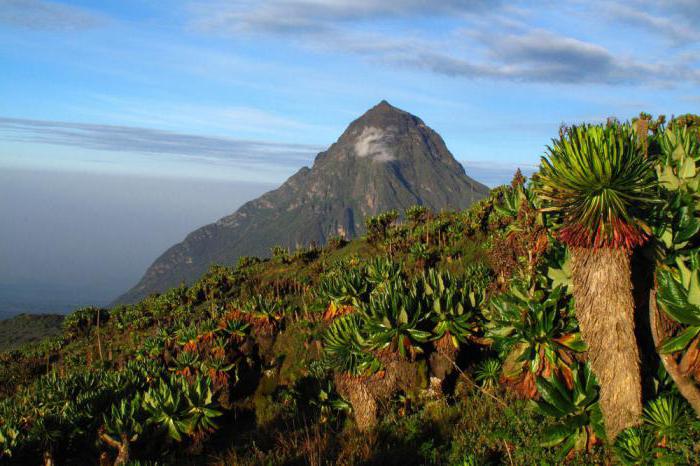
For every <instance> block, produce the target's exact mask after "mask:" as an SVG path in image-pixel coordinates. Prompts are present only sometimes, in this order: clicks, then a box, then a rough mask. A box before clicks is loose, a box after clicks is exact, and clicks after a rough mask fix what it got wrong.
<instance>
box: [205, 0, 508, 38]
mask: <svg viewBox="0 0 700 466" xmlns="http://www.w3.org/2000/svg"><path fill="white" fill-rule="evenodd" d="M499 4H500V1H493V0H492V1H489V0H441V1H439V2H433V1H429V0H392V1H384V0H264V1H260V0H255V1H237V2H227V1H213V2H207V3H205V4H202V3H201V2H200V3H198V4H195V5H193V7H192V9H193V10H194V11H195V12H196V13H197V14H198V15H199V18H198V20H197V21H196V23H195V25H196V26H197V27H198V28H200V29H202V30H208V31H215V32H219V33H228V34H238V33H250V32H254V33H260V32H263V33H283V34H284V33H295V34H298V33H304V32H309V33H317V32H321V31H325V30H327V29H329V28H331V27H332V26H333V25H334V24H335V23H338V22H341V23H342V22H352V21H368V20H377V19H378V20H386V19H392V18H394V19H396V18H399V19H400V18H406V17H412V16H415V15H420V16H424V17H433V16H440V15H446V14H459V13H465V12H474V11H483V10H485V9H487V8H491V9H492V8H495V7H497V6H498V5H499Z"/></svg>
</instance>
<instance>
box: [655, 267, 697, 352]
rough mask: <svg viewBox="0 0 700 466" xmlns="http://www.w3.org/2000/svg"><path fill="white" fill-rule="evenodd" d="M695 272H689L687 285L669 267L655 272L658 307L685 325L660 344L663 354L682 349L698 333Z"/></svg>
mask: <svg viewBox="0 0 700 466" xmlns="http://www.w3.org/2000/svg"><path fill="white" fill-rule="evenodd" d="M697 274H698V271H697V270H694V271H692V272H691V277H690V278H689V279H688V280H686V282H687V286H685V285H684V283H683V282H682V281H683V280H682V278H681V279H678V278H676V277H675V276H674V275H673V273H672V272H671V270H669V269H662V270H659V272H658V274H657V281H658V284H659V289H658V293H657V295H656V300H657V303H658V305H659V307H660V308H661V309H663V310H664V312H666V314H667V315H668V316H669V317H671V318H672V319H673V320H675V321H676V322H678V323H680V324H683V325H684V326H686V327H685V328H684V329H683V330H682V331H681V332H680V333H679V334H678V335H676V336H674V337H672V338H669V339H668V340H667V341H665V342H664V343H663V344H662V345H661V347H660V348H659V351H661V352H662V353H664V354H668V353H674V352H677V351H682V350H684V349H685V348H686V347H687V346H688V345H689V344H690V343H691V342H692V341H693V340H694V339H695V337H696V336H697V335H698V334H700V306H698V304H696V303H697V302H698V301H697V300H698V298H697V296H698V294H700V283H698V280H697V276H698V275H697ZM681 277H682V273H681ZM693 301H694V302H693Z"/></svg>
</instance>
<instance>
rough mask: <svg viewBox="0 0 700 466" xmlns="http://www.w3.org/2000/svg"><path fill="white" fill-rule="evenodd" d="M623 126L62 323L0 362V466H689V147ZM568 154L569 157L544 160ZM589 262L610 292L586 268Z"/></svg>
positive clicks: (693, 341) (696, 282) (651, 130)
mask: <svg viewBox="0 0 700 466" xmlns="http://www.w3.org/2000/svg"><path fill="white" fill-rule="evenodd" d="M680 121H682V122H690V123H692V122H695V121H697V120H693V119H690V118H684V119H683V120H680ZM633 128H634V130H633V131H634V132H631V131H632V129H631V128H630V127H626V126H624V125H620V124H619V123H614V122H613V123H610V126H609V127H606V128H598V127H584V128H583V129H581V128H574V129H566V128H565V129H563V130H562V134H561V136H560V138H559V139H558V140H557V141H554V143H553V146H552V150H551V151H550V153H549V154H548V160H549V161H550V162H551V163H552V166H553V167H554V168H555V169H556V170H557V172H558V173H556V174H554V173H552V172H548V171H547V169H544V170H543V171H542V176H541V177H540V178H538V177H537V176H535V177H534V179H533V180H531V181H530V182H529V183H526V180H525V179H524V178H523V177H522V176H521V175H520V174H516V176H515V178H514V179H513V182H512V184H511V185H510V186H503V187H501V188H498V189H495V190H493V191H492V192H491V194H490V196H489V197H488V198H487V199H484V200H482V201H480V202H479V203H477V204H475V205H474V206H473V207H471V208H470V209H468V210H461V211H456V212H442V213H439V214H435V213H431V212H430V211H429V210H428V209H425V208H423V207H421V206H414V207H410V208H408V209H406V210H405V211H404V212H397V211H388V212H385V213H383V214H380V215H377V216H374V217H370V218H368V219H367V225H366V226H367V230H366V231H367V233H366V235H365V237H363V238H361V239H357V240H354V241H351V242H347V241H344V240H343V239H342V238H339V237H335V238H332V239H330V240H329V241H328V244H327V245H326V246H324V247H323V248H317V247H309V248H301V249H297V250H295V251H290V250H288V249H286V248H284V247H276V248H273V251H271V258H270V259H265V260H261V259H257V258H252V257H242V258H241V259H240V260H239V263H238V265H237V266H236V267H235V268H227V267H221V266H215V267H212V268H211V269H210V270H209V271H208V272H207V273H206V274H204V275H203V276H202V277H201V278H200V279H199V280H198V281H196V282H195V283H194V284H192V285H191V286H189V287H186V286H181V287H177V288H173V289H171V290H169V291H168V292H166V293H164V294H161V295H153V296H151V297H149V298H147V299H145V300H143V301H141V302H139V303H138V304H135V305H123V306H117V307H114V308H112V309H110V310H106V309H96V308H87V309H81V310H78V311H75V312H74V313H73V314H71V315H69V316H68V317H67V318H66V320H65V322H64V324H63V325H64V326H63V332H62V334H61V335H60V336H57V337H54V338H50V339H45V340H42V341H41V342H39V343H36V344H34V345H30V346H27V347H24V348H23V349H22V350H20V351H13V352H6V353H2V355H1V356H0V364H1V365H0V396H2V397H3V401H1V402H0V419H2V421H0V458H2V459H1V461H5V462H7V463H13V462H15V463H18V464H37V463H40V462H41V461H42V460H43V461H44V462H45V463H46V464H48V463H49V462H53V461H55V462H56V463H57V464H94V463H96V462H97V461H98V459H99V460H100V461H103V462H104V464H127V463H128V462H129V461H139V462H141V463H144V462H154V461H157V462H159V463H165V464H172V463H175V464H178V463H179V464H193V463H194V464H202V463H205V464H206V463H213V464H312V465H317V464H402V465H407V464H458V465H462V464H466V465H476V464H479V465H481V464H561V463H567V464H610V463H619V464H641V465H643V464H696V463H697V458H698V457H700V423H699V422H698V419H697V415H698V413H700V396H699V394H700V388H699V386H698V382H699V381H700V255H699V254H700V249H698V247H699V243H700V218H698V217H699V215H698V213H697V212H696V205H697V202H698V200H700V196H699V194H698V193H699V191H700V173H699V172H697V171H696V170H697V169H698V168H700V149H699V146H698V134H697V129H696V128H694V127H693V126H692V125H687V124H685V123H683V124H681V123H680V122H679V120H674V121H672V122H670V123H669V124H668V125H666V124H664V123H660V122H659V121H658V120H651V119H650V118H649V117H646V116H642V118H640V119H638V120H636V121H635V122H634V125H633ZM578 137H584V138H592V140H591V141H589V142H592V144H591V145H590V150H588V149H586V154H585V157H583V155H582V154H581V151H580V150H575V151H573V152H571V154H569V155H565V154H564V152H562V153H561V158H560V159H558V160H555V159H556V157H557V156H556V155H553V154H554V153H555V152H556V151H558V150H560V149H561V148H562V147H564V146H566V145H567V144H568V143H569V142H570V141H571V138H578ZM620 137H623V138H624V141H623V142H620V141H619V140H618V139H617V138H620ZM611 143H613V144H620V145H619V146H617V147H620V148H621V149H624V150H621V151H620V152H614V151H612V152H611V151H607V152H605V151H602V152H601V151H599V150H598V149H599V148H600V147H610V144H611ZM614 154H618V155H619V154H622V155H619V157H618V155H614ZM613 155H614V156H613ZM627 157H634V158H636V159H637V160H641V161H643V162H644V164H643V165H644V166H643V167H642V168H641V169H640V170H641V171H640V173H639V174H635V176H634V177H632V179H631V178H630V177H629V176H627V174H626V173H624V172H621V171H620V170H619V168H620V167H626V166H628V165H627ZM585 160H587V162H586V161H585ZM583 163H590V164H591V165H590V167H591V172H590V173H589V175H590V176H587V177H585V178H584V179H582V180H581V179H579V178H575V179H573V181H576V182H577V185H576V186H573V187H572V186H566V183H568V181H567V180H569V179H571V178H570V177H569V176H568V175H567V172H568V171H569V170H574V169H575V164H583ZM579 181H580V182H579ZM596 186H597V187H596ZM582 193H587V195H585V194H584V195H583V196H584V197H582ZM640 193H642V194H643V196H642V194H640ZM642 198H643V199H644V200H645V201H649V202H645V203H641V202H637V201H639V200H640V199H642ZM596 199H597V200H596ZM630 199H632V201H630V202H628V200H630ZM603 203H610V205H609V206H608V208H606V209H600V208H599V206H600V205H605V204H603ZM562 206H563V207H562ZM572 206H578V207H577V209H578V210H575V209H573V207H572ZM577 212H580V214H579V215H574V214H575V213H577ZM598 235H604V236H603V237H602V238H601V239H598ZM606 242H607V243H606ZM598 255H603V256H604V257H607V258H608V259H610V258H611V257H612V259H610V260H609V263H610V264H613V265H614V266H615V268H614V269H613V271H614V274H615V275H614V276H608V275H605V274H603V275H600V274H595V273H591V272H590V271H589V270H587V269H586V268H585V267H584V266H583V265H585V264H588V263H592V262H591V261H596V260H597V259H598ZM595 270H600V269H595ZM595 270H594V271H595ZM611 283H612V285H611ZM582 284H583V285H585V286H583V285H582ZM620 284H622V286H619V285H620ZM626 284H629V285H626ZM630 286H633V288H632V290H633V292H632V293H631V298H630V299H628V294H629V293H630ZM586 290H589V291H590V290H594V291H595V293H593V294H590V293H589V294H587V293H585V291H586ZM600 303H603V304H605V303H609V304H610V306H609V307H604V308H602V310H604V311H607V312H601V311H600V310H599V309H598V308H597V307H596V306H595V304H600ZM625 306H629V308H627V307H625ZM628 314H629V315H632V316H633V320H632V321H631V322H629V321H626V320H624V319H619V320H613V321H612V322H614V325H615V326H616V327H615V328H614V329H612V328H610V329H608V330H609V331H608V332H607V333H606V334H605V335H602V336H601V335H600V334H599V333H596V332H599V329H600V327H596V325H599V321H603V322H605V321H606V320H605V319H610V318H611V316H612V317H615V318H618V317H619V316H621V315H622V316H627V315H628ZM584 318H585V319H587V320H585V322H586V325H589V326H588V327H586V325H584V324H583V323H582V322H584V320H583V319H584ZM607 322H611V321H610V320H608V321H607ZM628 324H629V325H631V326H632V333H631V335H630V334H627V333H625V332H626V327H625V325H628ZM603 328H604V327H603ZM591 329H594V330H593V331H591ZM596 329H598V330H596ZM596 336H598V337H600V338H601V339H604V341H605V342H606V343H607V344H606V345H600V344H599V343H600V342H599V341H596V340H595V337H596ZM629 354H633V356H632V357H631V358H630V357H629ZM635 354H636V355H638V356H634V355H635ZM635 357H637V358H639V359H635ZM640 361H641V363H640ZM608 364H613V367H616V366H614V364H623V366H620V367H622V368H623V369H624V370H625V371H627V372H625V373H624V374H623V375H624V377H625V381H626V386H625V387H622V388H620V387H617V386H616V383H618V380H617V379H616V378H615V377H610V369H609V368H610V366H609V365H608ZM621 370H622V369H621ZM635 380H636V381H637V382H636V383H638V384H639V385H638V386H630V383H632V382H634V381H635ZM630 381H631V382H630ZM637 402H638V403H639V409H638V410H637ZM620 413H623V414H624V416H621V415H619V414H620ZM621 420H622V421H621ZM621 422H624V424H621ZM611 426H612V427H611Z"/></svg>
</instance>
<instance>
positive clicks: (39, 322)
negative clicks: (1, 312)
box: [0, 314, 63, 351]
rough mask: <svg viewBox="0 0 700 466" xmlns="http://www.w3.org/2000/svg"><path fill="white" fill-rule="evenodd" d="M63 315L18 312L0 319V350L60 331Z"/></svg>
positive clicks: (13, 347)
mask: <svg viewBox="0 0 700 466" xmlns="http://www.w3.org/2000/svg"><path fill="white" fill-rule="evenodd" d="M61 322H63V316H61V315H56V314H19V315H17V316H14V317H11V318H9V319H5V320H0V351H8V350H13V349H17V348H19V347H20V346H22V345H24V344H25V343H31V342H35V341H38V340H41V339H43V338H46V337H52V336H54V335H57V334H58V333H60V331H61Z"/></svg>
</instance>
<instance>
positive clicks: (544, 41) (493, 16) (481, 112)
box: [0, 0, 700, 312]
mask: <svg viewBox="0 0 700 466" xmlns="http://www.w3.org/2000/svg"><path fill="white" fill-rule="evenodd" d="M698 20H700V9H698V8H697V2H695V1H693V0H675V1H672V0H665V1H664V0H662V1H657V2H652V1H650V0H632V1H602V0H594V1H586V2H583V1H573V2H568V3H566V4H563V2H553V1H545V0H542V1H535V2H525V1H520V2H503V1H493V2H492V1H486V0H473V1H468V0H446V1H442V2H439V3H436V2H427V1H424V0H398V1H394V2H382V1H378V0H354V1H351V0H262V1H236V2H233V1H222V0H205V1H200V2H194V1H184V0H183V1H175V2H157V1H153V0H147V1H135V0H123V1H100V2H98V1H95V0H78V1H67V2H58V1H45V0H6V1H3V2H0V44H1V45H0V62H1V63H2V71H3V73H0V88H2V89H3V92H2V97H3V99H2V103H1V104H0V199H3V200H4V201H5V202H0V215H2V218H3V219H4V221H5V222H6V223H5V224H6V227H4V228H2V229H0V312H2V311H3V309H7V308H9V307H10V304H8V303H11V301H13V300H14V301H19V302H20V303H26V302H27V299H29V298H31V299H32V300H34V301H33V302H34V303H36V304H35V305H41V303H42V302H43V301H42V300H43V299H44V298H43V297H42V296H41V295H43V294H47V295H51V296H58V295H60V294H61V293H62V292H61V291H60V290H64V292H65V294H66V295H67V296H75V297H78V296H80V298H79V299H77V300H76V302H71V303H68V302H63V303H60V305H59V303H58V302H57V301H56V299H57V298H54V300H53V301H51V300H49V302H48V303H47V304H46V306H47V308H54V307H55V308H59V307H60V308H61V309H64V308H69V307H70V306H73V305H78V304H86V303H88V302H96V303H105V302H108V301H110V300H111V299H112V298H114V297H115V296H116V294H118V293H119V292H120V291H123V290H125V289H126V288H127V287H129V286H131V285H132V284H134V283H135V281H136V280H138V278H139V276H140V274H141V273H142V272H143V270H144V269H145V267H146V266H147V265H148V264H150V263H151V262H152V261H153V259H154V258H155V257H157V256H158V255H159V254H160V253H162V252H163V251H164V249H165V248H167V247H168V246H169V245H171V244H173V243H174V242H176V241H179V240H181V239H182V238H183V237H184V235H185V234H186V233H187V232H189V231H191V230H192V229H194V228H196V227H198V226H200V225H203V224H205V223H208V222H211V221H214V220H216V219H217V218H219V217H221V216H223V215H225V214H229V213H231V212H233V211H234V210H235V209H236V208H237V207H238V206H240V205H241V204H242V203H243V202H245V201H246V200H249V199H251V198H254V197H256V196H258V195H259V194H261V193H262V192H264V191H266V190H268V189H270V188H271V187H274V186H276V185H278V184H279V183H280V182H282V181H284V180H285V179H286V178H287V177H288V176H290V175H291V174H293V173H294V172H296V171H297V170H298V169H299V168H300V167H302V166H309V165H310V164H311V162H312V161H313V158H314V156H315V155H316V153H317V152H319V151H320V150H323V149H325V148H326V147H327V146H328V145H329V144H331V143H332V142H333V141H334V140H335V138H336V137H337V136H338V135H339V134H340V133H341V132H342V130H343V129H344V128H345V126H346V125H347V124H348V123H349V122H350V121H351V120H352V119H353V118H356V117H357V116H359V115H360V114H362V112H364V111H365V110H367V109H368V108H369V107H371V106H372V105H374V104H376V103H377V102H379V101H380V100H382V99H387V100H388V101H389V102H391V103H392V104H393V105H395V106H397V107H400V108H402V109H405V110H407V111H409V112H411V113H413V114H415V115H417V116H419V117H421V118H422V119H423V120H424V121H425V122H426V124H428V125H430V126H431V127H432V128H434V129H435V130H436V131H438V132H439V133H440V134H441V136H442V137H443V138H444V139H445V142H446V143H447V147H448V148H449V149H450V150H451V152H452V153H453V154H454V155H455V157H456V158H457V159H458V160H459V161H460V162H461V163H462V164H463V165H464V166H465V169H466V171H467V173H468V174H469V175H470V176H472V177H473V178H475V179H477V180H479V181H482V182H484V183H486V184H487V185H490V186H495V185H497V184H500V183H502V182H505V181H507V180H508V179H509V178H510V176H511V174H512V173H513V171H514V170H515V168H516V167H522V168H524V169H525V170H526V171H531V170H532V169H533V168H534V167H535V166H536V165H537V163H538V160H539V156H540V155H541V154H542V152H543V150H544V148H545V146H546V144H548V143H549V141H550V139H551V138H552V137H554V136H555V135H556V134H557V129H558V127H559V125H560V124H561V123H562V122H564V123H572V122H580V121H590V122H600V121H604V120H605V119H606V118H607V117H609V116H617V117H619V118H621V119H627V118H631V117H633V116H635V115H636V114H638V113H639V112H640V111H646V112H651V113H653V114H659V113H665V114H667V115H669V116H670V114H672V113H674V114H681V113H686V112H695V113H697V112H696V111H695V109H696V108H697V106H698V104H699V103H700V93H699V92H698V90H697V89H698V84H699V83H700V46H699V40H698V39H700V32H699V31H698V29H697V27H696V26H695V25H696V24H697V21H698ZM105 245H109V247H108V248H107V249H105ZM100 252H102V254H100ZM64 285H65V287H66V288H65V289H64V288H62V287H64ZM42 287H44V288H42ZM46 287H48V288H46ZM47 289H48V290H49V291H46V290H47ZM3 290H4V291H3ZM7 290H11V293H8V292H7ZM22 290H25V291H22ZM13 293H14V294H13ZM17 293H20V295H19V297H18V295H17ZM108 295H109V296H108ZM3 299H4V301H3ZM78 301H79V302H78ZM42 306H43V305H42ZM20 307H22V308H24V309H26V310H30V306H29V305H27V304H24V305H22V304H20ZM57 310H58V309H57Z"/></svg>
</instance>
